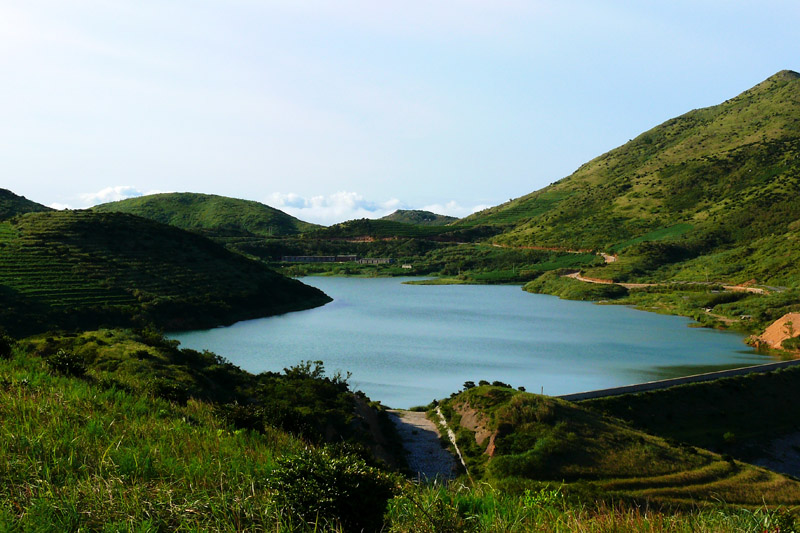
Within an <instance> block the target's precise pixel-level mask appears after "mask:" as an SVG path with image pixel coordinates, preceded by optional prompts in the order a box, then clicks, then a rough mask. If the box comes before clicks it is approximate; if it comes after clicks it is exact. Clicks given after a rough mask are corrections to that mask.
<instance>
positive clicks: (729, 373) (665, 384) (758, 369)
mask: <svg viewBox="0 0 800 533" xmlns="http://www.w3.org/2000/svg"><path fill="white" fill-rule="evenodd" d="M797 365H800V360H794V361H781V362H779V363H767V364H764V365H756V366H747V367H743V368H735V369H733V370H721V371H719V372H707V373H705V374H696V375H694V376H685V377H682V378H673V379H662V380H658V381H648V382H646V383H637V384H635V385H625V386H623V387H612V388H609V389H598V390H593V391H586V392H576V393H574V394H564V395H562V396H559V398H561V399H562V400H567V401H570V402H578V401H581V400H593V399H595V398H606V397H608V396H620V395H622V394H634V393H637V392H647V391H652V390H659V389H667V388H669V387H675V386H677V385H686V384H688V383H700V382H703V381H713V380H716V379H722V378H731V377H734V376H744V375H746V374H753V373H764V372H774V371H775V370H780V369H783V368H788V367H792V366H797Z"/></svg>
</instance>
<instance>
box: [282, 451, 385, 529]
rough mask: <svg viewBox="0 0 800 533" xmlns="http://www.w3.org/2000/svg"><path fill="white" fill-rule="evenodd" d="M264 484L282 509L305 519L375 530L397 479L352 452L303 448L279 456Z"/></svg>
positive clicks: (378, 525)
mask: <svg viewBox="0 0 800 533" xmlns="http://www.w3.org/2000/svg"><path fill="white" fill-rule="evenodd" d="M268 486H269V487H270V488H271V489H272V490H274V491H275V495H276V498H277V500H278V502H279V503H280V504H281V505H282V506H283V507H284V509H285V510H287V511H288V512H290V513H291V514H293V515H295V516H297V517H299V518H300V519H302V520H304V521H306V522H309V523H314V524H316V523H320V522H327V523H329V524H331V525H332V524H340V525H341V526H342V527H343V528H344V529H345V530H346V531H379V530H380V529H381V527H382V526H383V514H384V512H385V511H386V506H387V504H388V501H389V499H390V498H391V497H392V496H393V494H394V492H395V489H396V486H397V484H396V483H395V481H394V479H393V478H392V476H390V475H389V474H387V473H385V472H382V471H380V470H378V469H377V468H373V467H371V466H369V465H367V463H366V462H365V461H364V460H363V459H361V458H359V457H356V456H355V455H346V454H339V453H337V452H336V451H335V450H334V449H332V448H323V449H311V448H306V449H305V450H303V451H301V452H300V453H298V454H297V455H289V456H284V457H282V458H280V459H279V460H278V466H277V467H276V468H275V470H273V471H272V473H271V475H270V478H269V480H268Z"/></svg>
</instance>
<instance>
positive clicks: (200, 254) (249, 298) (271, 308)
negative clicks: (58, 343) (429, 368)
mask: <svg viewBox="0 0 800 533" xmlns="http://www.w3.org/2000/svg"><path fill="white" fill-rule="evenodd" d="M0 265H1V266H2V269H0V297H1V298H2V300H3V303H4V306H3V310H2V312H0V319H1V320H0V323H2V324H3V325H4V326H5V327H6V328H7V329H9V330H11V331H20V332H25V333H32V332H37V331H45V330H48V329H53V328H57V327H64V328H75V327H80V328H83V329H93V328H95V327H97V326H99V325H102V324H110V325H128V324H131V323H136V322H137V321H145V322H147V321H153V322H155V323H156V324H158V325H159V326H160V327H163V328H174V329H179V328H188V327H195V326H196V327H202V326H205V327H211V326H215V325H220V324H229V323H232V322H234V321H236V320H242V319H245V318H254V317H257V316H266V315H270V314H276V313H281V312H286V311H291V310H296V309H304V308H308V307H314V306H317V305H322V304H324V303H326V302H328V301H330V299H329V298H328V297H327V296H325V295H324V294H323V293H322V292H321V291H319V290H317V289H314V288H311V287H308V286H306V285H303V284H302V283H300V282H299V281H296V280H291V279H288V278H286V277H284V276H282V275H280V274H277V273H276V272H274V271H272V270H270V269H268V268H266V267H265V266H264V265H262V264H260V263H257V262H255V261H251V260H249V259H246V258H244V257H242V256H240V255H238V254H234V253H232V252H229V251H227V250H225V249H224V248H222V247H221V246H219V245H217V244H215V243H213V242H211V241H209V240H208V239H206V238H204V237H201V236H199V235H195V234H192V233H189V232H185V231H183V230H180V229H177V228H174V227H171V226H167V225H164V224H160V223H157V222H153V221H150V220H147V219H143V218H140V217H136V216H133V215H127V214H123V213H96V212H90V211H54V212H47V213H29V214H26V215H22V216H18V217H15V218H13V219H11V220H8V221H5V222H2V223H0Z"/></svg>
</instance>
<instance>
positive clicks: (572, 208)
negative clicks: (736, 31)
mask: <svg viewBox="0 0 800 533" xmlns="http://www.w3.org/2000/svg"><path fill="white" fill-rule="evenodd" d="M799 197H800V74H798V73H796V72H792V71H782V72H779V73H778V74H776V75H774V76H772V77H770V78H769V79H767V80H766V81H764V82H762V83H760V84H758V85H757V86H755V87H753V88H752V89H750V90H748V91H745V92H744V93H742V94H740V95H739V96H737V97H735V98H732V99H730V100H728V101H726V102H724V103H722V104H719V105H716V106H713V107H708V108H705V109H698V110H694V111H690V112H688V113H686V114H684V115H682V116H680V117H677V118H674V119H671V120H668V121H667V122H665V123H663V124H661V125H659V126H657V127H655V128H653V129H651V130H649V131H647V132H645V133H643V134H641V135H639V136H638V137H636V138H635V139H633V140H631V141H630V142H628V143H626V144H624V145H623V146H620V147H619V148H616V149H614V150H611V151H610V152H608V153H606V154H603V155H601V156H600V157H597V158H596V159H593V160H592V161H590V162H588V163H586V164H585V165H583V166H581V167H580V168H579V169H578V170H577V171H575V173H573V174H572V175H571V176H569V177H566V178H564V179H562V180H560V181H558V182H556V183H553V184H552V185H550V186H548V187H546V188H544V189H542V190H540V191H537V192H534V193H531V194H529V195H527V196H523V197H521V198H518V199H515V200H512V201H510V202H508V203H505V204H502V205H500V206H497V207H494V208H491V209H487V210H485V211H482V212H479V213H476V214H474V215H471V216H469V217H467V218H465V219H463V220H461V221H460V222H458V223H457V224H456V225H457V226H463V225H466V226H492V227H495V229H496V230H497V231H501V232H502V234H501V235H498V236H496V237H494V238H493V240H494V241H496V242H499V243H503V244H506V245H512V246H553V247H556V246H557V247H562V248H572V249H600V250H605V251H613V252H619V253H620V254H621V255H623V256H625V255H629V256H636V257H638V258H639V259H637V260H636V261H633V262H632V263H629V264H625V262H621V263H620V264H618V265H616V266H615V269H616V271H615V272H614V275H611V276H606V277H616V278H619V279H624V278H626V277H636V276H641V275H642V274H648V273H652V272H653V271H656V270H659V269H661V272H660V277H671V278H676V279H692V280H700V279H706V278H707V277H708V276H709V275H711V276H714V277H718V278H721V279H725V280H726V281H731V282H743V281H746V280H749V279H752V278H755V279H757V281H758V282H760V283H773V284H778V285H792V284H795V283H797V280H798V279H800V277H798V274H800V246H797V241H796V239H797V230H798V228H800V202H799V201H798V198H799ZM653 242H657V244H656V245H653V244H647V243H653ZM669 265H671V266H669Z"/></svg>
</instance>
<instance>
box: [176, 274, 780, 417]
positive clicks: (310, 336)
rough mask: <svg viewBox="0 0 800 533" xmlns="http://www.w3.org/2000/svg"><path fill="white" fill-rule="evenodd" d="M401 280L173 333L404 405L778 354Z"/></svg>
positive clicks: (605, 313)
mask: <svg viewBox="0 0 800 533" xmlns="http://www.w3.org/2000/svg"><path fill="white" fill-rule="evenodd" d="M402 281H404V280H403V279H399V278H375V279H365V278H337V277H309V278H304V279H303V282H304V283H307V284H308V285H313V286H315V287H318V288H320V289H322V290H323V291H325V293H327V294H328V295H329V296H331V297H332V298H333V299H334V301H333V302H332V303H330V304H328V305H325V306H323V307H320V308H317V309H311V310H308V311H300V312H296V313H289V314H286V315H281V316H276V317H270V318H263V319H257V320H248V321H244V322H239V323H237V324H234V325H232V326H229V327H224V328H215V329H211V330H204V331H189V332H180V333H173V334H170V335H169V336H170V338H173V339H177V340H179V341H180V342H181V344H182V346H183V347H186V348H193V349H196V350H203V349H208V350H211V351H212V352H215V353H217V354H219V355H221V356H223V357H226V358H227V359H229V360H230V361H231V362H233V363H234V364H236V365H238V366H240V367H242V368H243V369H245V370H247V371H249V372H254V373H258V372H263V371H267V370H271V371H281V370H282V369H283V368H285V367H288V366H292V365H295V364H297V363H298V362H300V361H301V360H322V361H324V363H325V368H326V370H327V372H328V374H329V375H330V374H332V373H333V372H335V371H341V372H342V373H343V374H344V373H346V372H348V371H349V372H351V373H352V377H351V378H350V381H349V383H350V385H351V388H353V389H354V390H359V389H360V390H363V391H364V392H365V393H366V394H367V396H369V397H370V398H371V399H373V400H380V401H381V402H382V403H383V404H385V405H388V406H391V407H395V408H407V407H411V406H414V405H424V404H427V403H429V402H430V401H431V400H433V399H441V398H445V397H447V396H449V395H450V394H451V393H453V392H457V391H459V390H460V389H461V388H462V385H463V384H464V382H465V381H468V380H469V381H474V382H476V383H477V382H478V381H479V380H482V379H485V380H487V381H490V382H491V381H495V380H498V381H502V382H504V383H508V384H510V385H512V386H514V387H519V386H524V387H525V388H526V389H527V390H528V391H529V392H537V393H538V392H542V391H543V392H544V393H545V394H550V395H559V394H567V393H572V392H581V391H585V390H593V389H600V388H605V387H614V386H619V385H628V384H632V383H639V382H644V381H652V380H656V379H665V378H671V377H679V376H685V375H690V374H697V373H701V372H709V371H712V370H723V369H728V368H736V367H740V366H748V365H753V364H760V363H766V362H771V361H772V359H771V358H769V357H767V356H764V355H759V354H757V353H755V352H754V351H753V350H751V349H749V348H748V347H747V346H746V345H745V344H744V343H743V337H742V336H741V335H738V334H734V333H729V332H721V331H716V330H710V329H704V328H690V327H688V324H690V323H691V321H690V320H689V319H686V318H682V317H675V316H665V315H659V314H655V313H647V312H643V311H637V310H635V309H632V308H628V307H624V306H618V305H597V304H593V303H589V302H574V301H567V300H560V299H558V298H557V297H554V296H545V295H539V294H529V293H526V292H524V291H522V290H521V289H520V287H518V286H491V285H404V284H403V283H402Z"/></svg>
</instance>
